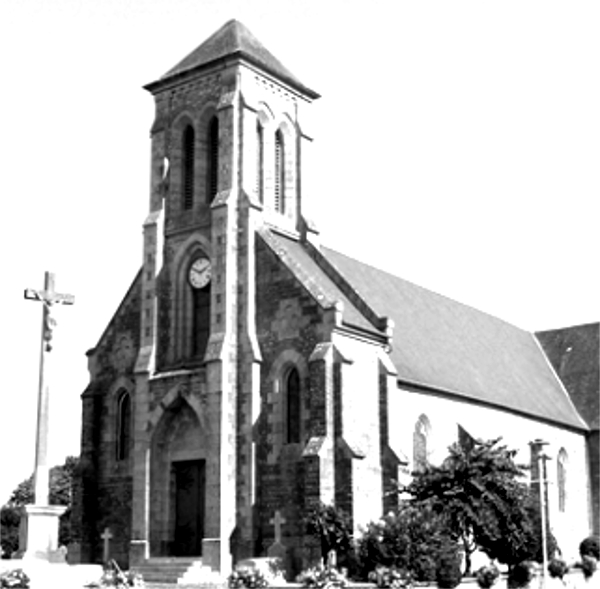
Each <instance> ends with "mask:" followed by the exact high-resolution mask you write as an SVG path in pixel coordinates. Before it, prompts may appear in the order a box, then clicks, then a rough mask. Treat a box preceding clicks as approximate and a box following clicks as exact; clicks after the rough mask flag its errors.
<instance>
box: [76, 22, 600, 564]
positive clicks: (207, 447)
mask: <svg viewBox="0 0 600 589" xmlns="http://www.w3.org/2000/svg"><path fill="white" fill-rule="evenodd" d="M146 89H147V90H148V91H149V92H150V93H151V94H152V95H153V97H154V100H155V105H156V115H155V119H154V122H153V125H152V130H151V142H152V150H151V153H152V155H151V189H150V198H149V210H148V214H147V217H146V219H145V221H144V225H143V265H142V268H141V270H140V272H139V274H138V275H137V276H136V277H135V279H134V280H133V283H132V284H131V286H130V288H129V290H128V292H127V293H126V295H125V297H124V299H123V301H122V303H121V305H120V307H119V308H118V309H117V311H116V313H115V315H114V317H113V319H112V320H111V322H110V324H109V325H108V326H107V328H106V330H105V332H104V333H103V334H102V336H101V337H100V339H99V341H98V344H97V345H96V347H95V348H93V349H92V350H90V351H89V352H88V363H89V371H90V383H89V385H88V387H87V388H86V390H85V391H84V392H83V394H82V416H83V420H82V423H83V426H82V436H81V467H80V468H81V472H80V484H79V488H78V492H77V494H76V497H75V500H74V508H73V509H74V515H73V517H75V518H76V519H77V521H78V523H79V526H78V528H79V533H80V537H79V538H77V541H78V542H79V544H80V549H81V559H82V560H83V561H88V562H94V561H96V562H97V561H99V560H101V558H102V539H101V534H102V532H103V530H105V529H106V528H109V529H110V531H111V534H112V541H111V554H112V556H113V557H115V558H116V559H117V560H118V561H119V562H120V563H121V564H123V565H124V566H137V565H140V564H142V563H144V562H149V561H151V560H152V559H156V558H166V557H172V558H177V557H180V558H191V559H194V558H195V559H198V560H200V559H201V563H202V567H204V569H205V570H206V571H213V572H218V573H225V572H227V571H228V570H229V569H230V568H231V566H232V563H233V562H236V561H238V560H240V559H242V558H245V557H250V556H264V555H267V554H270V550H271V548H273V546H274V545H278V546H279V548H280V549H281V547H283V551H284V553H285V558H286V559H287V561H288V563H289V565H290V567H291V568H292V569H294V570H298V569H299V568H300V567H301V566H302V564H303V562H305V561H306V558H307V555H309V556H310V555H311V554H312V555H313V556H314V554H315V550H317V549H318V547H315V546H314V541H313V540H311V538H309V537H307V536H306V534H305V532H304V528H303V523H302V518H303V514H304V513H306V511H307V510H309V509H310V508H311V507H313V506H316V505H317V504H318V503H319V502H324V503H335V504H336V505H338V506H340V507H342V508H344V509H345V510H346V511H347V512H349V513H350V514H351V515H352V518H353V524H354V526H355V528H356V529H357V530H358V529H359V528H360V526H361V525H364V524H366V523H367V522H369V521H371V520H375V519H378V518H379V517H380V516H381V515H382V513H384V512H385V511H387V510H389V509H391V508H393V507H394V501H395V500H394V498H393V495H390V494H388V493H387V492H388V491H389V490H391V489H392V488H393V485H394V484H395V483H394V481H396V480H399V479H400V480H403V478H405V477H406V476H408V475H407V473H408V472H410V471H411V470H412V469H413V468H415V467H418V466H419V465H420V464H422V463H423V462H424V461H431V462H437V461H440V460H442V459H443V458H444V456H445V452H446V449H447V447H448V445H450V444H451V443H452V442H454V441H456V440H457V436H458V432H459V431H462V432H468V433H469V434H470V435H472V436H474V437H476V438H483V439H490V438H492V437H498V436H502V437H503V439H504V443H506V444H507V445H508V446H509V447H512V448H515V449H518V450H519V456H518V457H519V459H520V460H521V461H522V462H529V461H530V460H532V463H533V464H534V465H535V464H537V457H538V454H539V453H540V452H541V451H543V452H545V454H547V455H548V456H549V457H550V458H551V460H550V462H549V463H548V468H547V476H548V481H549V485H548V492H547V497H548V505H549V512H550V521H551V525H552V529H553V532H554V534H555V536H556V537H557V539H558V542H559V545H560V546H561V549H562V550H563V552H564V553H565V554H576V552H577V546H578V543H579V542H580V541H581V540H582V539H583V538H584V537H585V536H587V535H588V534H589V533H590V532H591V528H592V525H593V523H592V522H593V521H594V520H593V517H595V518H596V519H595V522H596V526H597V497H598V495H597V488H596V491H595V493H596V494H595V500H596V504H595V505H594V503H593V500H592V495H593V489H592V486H593V485H592V483H591V481H592V480H593V477H592V476H591V475H590V452H589V439H590V431H591V426H590V423H589V421H586V420H585V419H584V418H583V417H582V416H581V414H580V412H579V411H578V408H577V407H576V405H575V404H574V402H573V400H572V399H571V397H570V396H569V393H568V391H567V388H566V387H565V385H564V384H563V382H562V381H561V380H560V378H559V377H558V372H559V371H557V370H556V369H554V368H553V366H552V363H551V362H550V361H549V360H548V356H547V355H546V354H545V353H544V350H543V348H542V346H541V345H540V342H539V340H538V338H537V337H536V336H535V335H534V334H531V333H529V332H525V331H523V330H520V329H518V328H516V327H514V326H511V325H509V324H507V323H505V322H503V321H501V320H499V319H496V318H494V317H491V316H489V315H486V314H484V313H481V312H479V311H476V310H474V309H472V308H469V307H466V306H464V305H461V304H459V303H457V302H455V301H451V300H450V299H447V298H445V297H442V296H440V295H437V294H435V293H432V292H429V291H427V290H425V289H422V288H420V287H417V286H415V285H413V284H411V283H408V282H406V281H404V280H402V279H400V278H398V277H395V276H392V275H390V274H387V273H385V272H382V271H380V270H378V269H376V268H373V267H371V266H368V265H366V264H363V263H361V262H358V261H356V260H354V259H352V258H349V257H347V256H344V255H343V254H340V253H338V252H335V251H333V250H330V249H328V248H326V247H324V246H322V245H321V244H320V240H319V234H318V232H317V230H316V229H315V227H314V226H313V225H312V224H311V223H310V222H309V221H307V220H306V219H305V218H304V217H303V214H302V196H303V194H302V182H301V180H302V153H303V149H304V147H305V145H306V142H307V141H310V137H307V136H306V134H305V132H304V130H303V126H302V121H303V118H302V114H303V112H305V111H306V109H309V108H310V104H311V102H312V101H313V100H315V99H317V98H318V94H317V93H316V92H315V91H313V90H311V89H310V88H308V87H307V86H305V85H304V84H302V83H301V82H300V81H299V80H298V79H297V78H296V77H295V76H294V75H293V74H292V73H291V72H289V71H288V70H287V69H286V68H285V67H284V66H283V65H282V64H281V63H280V62H279V61H278V60H277V59H276V58H275V57H274V56H273V55H272V54H271V53H270V52H268V51H267V50H266V49H265V48H264V47H263V46H262V44H261V43H260V42H259V41H258V40H257V39H256V38H255V37H254V36H253V35H252V34H251V33H250V32H249V31H248V30H247V29H246V28H245V27H244V26H243V25H241V24H240V23H239V22H237V21H230V22H228V23H226V24H225V25H224V26H223V27H222V28H221V29H219V31H217V32H216V33H215V34H214V35H212V36H211V37H210V38H209V39H208V40H206V41H205V42H204V43H203V44H202V45H200V46H199V47H198V48H197V49H196V50H195V51H193V52H192V53H191V54H190V55H188V56H187V57H186V58H185V59H183V60H182V61H181V62H180V63H179V64H177V65H176V66H175V67H174V68H173V69H171V70H170V71H169V72H167V74H165V75H164V76H163V77H162V78H160V79H159V80H158V81H156V82H153V83H151V84H149V85H148V86H146ZM593 395H595V396H596V397H597V396H598V389H597V381H596V391H595V393H594V392H592V396H593ZM592 429H593V428H592ZM596 432H597V423H596ZM541 440H543V441H545V442H547V444H545V445H543V444H542V443H541ZM596 459H597V456H596ZM532 472H533V471H532ZM596 473H597V469H596ZM595 485H596V487H597V480H596V483H595ZM593 513H595V514H596V515H595V516H593V515H592V514H593ZM276 527H278V528H279V529H280V534H279V537H278V533H277V532H276V530H275V528H276Z"/></svg>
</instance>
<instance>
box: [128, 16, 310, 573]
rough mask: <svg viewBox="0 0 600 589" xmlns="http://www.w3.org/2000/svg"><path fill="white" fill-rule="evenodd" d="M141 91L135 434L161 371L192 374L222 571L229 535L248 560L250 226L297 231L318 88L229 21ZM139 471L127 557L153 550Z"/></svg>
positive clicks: (208, 537) (145, 479)
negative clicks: (144, 161) (147, 96)
mask: <svg viewBox="0 0 600 589" xmlns="http://www.w3.org/2000/svg"><path fill="white" fill-rule="evenodd" d="M145 88H146V89H147V90H148V91H149V92H150V93H151V94H152V95H153V96H154V100H155V119H154V124H153V125H152V130H151V141H152V148H151V190H150V203H149V204H150V210H149V214H148V216H147V218H146V221H145V223H144V262H143V269H142V311H141V313H142V315H141V346H142V349H141V352H140V355H139V357H138V362H137V365H136V391H137V392H136V402H137V408H136V431H146V430H147V429H148V427H147V419H148V417H147V416H148V414H149V412H150V410H151V400H150V399H151V398H155V397H156V396H157V393H155V392H154V391H155V390H158V389H157V387H158V386H159V385H158V384H157V382H158V381H159V380H160V381H161V382H163V381H164V380H165V379H166V378H167V377H166V376H165V375H168V378H169V379H172V378H181V379H188V382H191V383H192V385H191V389H192V390H191V392H190V394H191V395H196V396H197V397H198V399H200V400H199V406H200V407H202V411H203V412H204V414H203V417H202V418H203V422H204V424H205V428H206V432H205V440H206V444H205V446H206V453H207V454H206V490H205V491H206V492H205V496H206V508H205V510H204V513H205V521H204V526H203V531H204V537H203V540H202V561H203V564H204V565H206V566H209V567H210V568H211V569H212V570H213V571H217V572H219V573H221V574H224V573H226V572H227V571H228V570H229V569H230V566H231V553H230V544H232V546H233V547H232V550H234V551H235V552H236V556H238V557H242V556H252V551H253V546H254V540H255V538H254V529H255V525H254V522H253V504H254V489H255V464H254V449H253V436H252V430H253V425H254V423H255V422H256V419H257V417H258V414H259V407H260V388H259V370H260V362H261V356H260V350H259V347H258V343H257V337H256V328H255V279H256V268H255V261H254V256H255V253H254V252H255V234H256V232H257V231H258V230H259V229H260V228H261V226H268V227H269V228H271V229H273V230H275V231H278V232H284V233H286V234H298V233H299V232H300V230H301V227H302V223H303V221H302V217H301V209H302V207H301V196H302V195H301V178H300V170H301V153H302V146H303V142H304V141H306V140H308V137H306V136H305V135H304V134H303V132H302V129H301V126H300V122H299V120H300V112H301V111H302V109H303V108H304V107H305V106H306V105H308V104H310V102H311V101H312V100H314V99H316V98H318V94H317V93H316V92H314V91H313V90H310V89H309V88H307V87H306V86H304V85H303V84H302V83H301V82H300V81H299V80H298V79H297V78H296V77H295V76H294V75H293V74H291V73H290V72H289V71H288V70H287V69H286V68H285V67H284V66H283V65H282V64H281V63H280V62H279V61H278V60H277V59H276V58H275V57H274V56H273V55H272V54H271V53H270V52H269V51H267V49H265V48H264V47H263V45H262V44H261V43H260V42H259V41H258V40H257V39H256V38H255V37H254V36H253V35H252V33H250V31H248V29H247V28H246V27H244V26H243V25H242V24H241V23H239V22H237V21H235V20H231V21H229V22H227V23H226V24H225V25H223V27H221V28H220V29H219V30H218V31H217V32H216V33H214V34H213V35H212V36H211V37H209V38H208V39H207V40H206V41H205V42H204V43H202V44H201V45H200V46H199V47H198V48H196V49H195V50H194V51H192V52H191V53H190V54H189V55H188V56H187V57H185V58H184V59H183V60H182V61H181V62H179V63H178V64H177V65H176V66H175V67H174V68H172V69H171V70H169V71H168V72H167V73H166V74H165V75H164V76H163V77H161V78H160V79H159V80H157V81H155V82H153V83H151V84H148V85H147V86H145ZM145 420H146V421H145ZM149 448H150V442H149V441H148V440H147V439H146V440H144V439H143V437H141V436H140V437H139V443H138V442H136V456H137V459H136V460H137V461H138V464H140V465H142V464H146V465H147V464H148V460H146V459H145V458H144V456H145V455H146V454H147V452H148V450H149ZM145 453H146V454H145ZM140 468H141V467H140ZM143 468H144V469H146V470H145V471H144V473H141V475H140V476H136V477H134V478H135V480H134V493H133V494H134V497H140V499H136V500H135V501H136V504H135V505H134V508H133V527H132V557H133V560H134V561H135V560H139V559H140V558H142V559H143V558H147V557H148V555H149V552H148V551H149V548H148V541H147V538H148V537H149V534H150V532H149V530H148V527H149V525H150V524H149V523H148V517H147V516H146V515H145V514H147V513H148V509H149V507H148V505H147V503H148V502H149V496H148V493H147V491H146V490H144V489H147V488H148V486H149V481H150V475H149V473H148V472H147V470H148V469H149V467H148V466H144V467H143ZM140 522H141V523H140ZM144 522H145V523H144ZM234 530H235V535H234ZM232 537H235V541H234V542H232V541H231V539H232ZM144 542H146V545H145V546H146V547H145V548H144V550H145V551H146V552H145V554H144V555H141V554H138V558H137V559H136V558H135V557H134V556H133V551H134V550H138V552H139V550H140V548H139V547H140V546H142V545H144V544H143V543H144ZM136 546H137V548H136Z"/></svg>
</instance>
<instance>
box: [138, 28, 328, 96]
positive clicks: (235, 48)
mask: <svg viewBox="0 0 600 589" xmlns="http://www.w3.org/2000/svg"><path fill="white" fill-rule="evenodd" d="M229 57H240V58H242V59H245V60H246V61H248V62H250V63H252V64H253V65H255V66H257V67H259V68H261V69H263V70H265V71H266V72H268V73H270V74H271V75H273V76H275V77H276V78H280V79H281V80H283V81H284V82H286V83H287V84H289V85H290V86H292V87H293V88H295V89H297V90H300V91H301V92H302V93H304V94H306V95H308V96H309V97H310V98H318V97H319V95H318V94H317V93H316V92H314V90H311V89H309V88H308V87H306V86H305V85H304V84H302V83H301V82H300V80H298V78H297V77H296V76H294V74H292V72H290V71H289V70H288V69H287V68H286V67H285V66H284V65H283V64H282V63H281V62H280V61H279V60H278V59H277V58H276V57H275V56H274V55H273V54H272V53H271V52H270V51H269V50H267V49H266V48H265V47H264V46H263V44H262V43H261V42H260V41H259V40H258V39H257V38H256V37H255V36H254V35H253V34H252V33H251V32H250V31H249V30H248V29H247V28H246V27H245V26H244V25H243V24H242V23H241V22H239V21H237V20H235V19H232V20H230V21H228V22H226V23H225V24H224V25H223V26H222V27H221V28H220V29H219V30H218V31H216V32H215V33H213V34H212V35H211V36H210V37H209V38H208V39H207V40H206V41H204V43H202V44H201V45H200V46H199V47H197V48H196V49H194V51H192V52H191V53H190V54H189V55H188V56H187V57H185V58H184V59H182V60H181V61H180V62H179V63H178V64H177V65H176V66H175V67H173V68H171V69H170V70H169V71H168V72H167V73H166V74H165V75H164V76H162V77H161V78H160V80H159V81H158V82H153V83H152V84H148V86H146V88H147V89H148V90H152V89H153V88H155V87H156V86H157V85H160V83H161V82H164V81H166V80H168V79H171V78H173V77H177V76H179V75H181V74H184V73H186V72H190V71H193V70H199V69H202V68H204V67H207V66H209V65H214V64H216V63H218V62H219V61H222V60H224V59H226V58H229Z"/></svg>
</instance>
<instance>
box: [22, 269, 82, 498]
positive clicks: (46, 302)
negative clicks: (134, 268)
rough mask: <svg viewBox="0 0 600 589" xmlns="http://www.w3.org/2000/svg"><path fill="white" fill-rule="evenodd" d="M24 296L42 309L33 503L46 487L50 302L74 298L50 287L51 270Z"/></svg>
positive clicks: (45, 495) (64, 302) (69, 302)
mask: <svg viewBox="0 0 600 589" xmlns="http://www.w3.org/2000/svg"><path fill="white" fill-rule="evenodd" d="M25 298H26V299H29V300H33V301H41V302H42V303H43V312H42V347H41V350H40V376H39V390H38V408H37V430H36V440H35V468H34V473H33V479H34V504H35V505H48V504H49V501H48V497H49V491H50V475H49V469H48V463H47V450H48V384H47V382H46V374H45V369H46V366H47V360H48V354H49V353H50V351H51V350H52V335H53V332H54V327H55V326H56V321H55V319H54V317H52V314H51V311H52V305H55V304H62V305H72V304H73V303H74V302H75V297H74V296H73V295H67V294H59V293H57V292H55V291H54V274H51V273H50V272H46V273H45V274H44V289H43V290H35V289H33V288H27V289H25Z"/></svg>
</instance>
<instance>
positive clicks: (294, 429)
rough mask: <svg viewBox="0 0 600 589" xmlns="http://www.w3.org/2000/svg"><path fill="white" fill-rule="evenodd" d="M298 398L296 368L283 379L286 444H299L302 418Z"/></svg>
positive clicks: (298, 387) (298, 382)
mask: <svg viewBox="0 0 600 589" xmlns="http://www.w3.org/2000/svg"><path fill="white" fill-rule="evenodd" d="M300 398H301V394H300V375H299V373H298V370H296V368H292V369H291V370H290V371H289V372H288V373H287V376H286V379H285V400H286V403H285V424H286V441H287V443H288V444H295V443H297V442H300V430H301V418H302V415H301V413H302V411H301V403H300Z"/></svg>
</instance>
